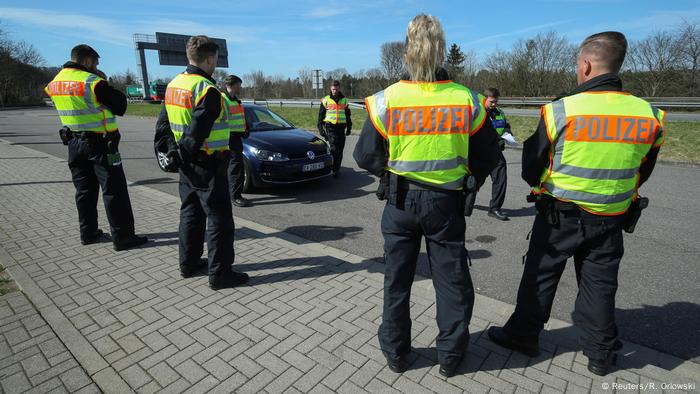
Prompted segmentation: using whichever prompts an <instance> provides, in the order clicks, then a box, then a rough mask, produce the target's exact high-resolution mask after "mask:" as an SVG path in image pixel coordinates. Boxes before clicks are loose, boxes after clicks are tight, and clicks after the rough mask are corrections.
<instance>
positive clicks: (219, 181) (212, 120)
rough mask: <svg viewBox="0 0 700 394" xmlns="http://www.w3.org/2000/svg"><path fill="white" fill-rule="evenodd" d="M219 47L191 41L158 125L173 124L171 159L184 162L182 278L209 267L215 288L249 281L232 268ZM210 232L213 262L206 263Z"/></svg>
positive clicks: (201, 39) (206, 40) (225, 120)
mask: <svg viewBox="0 0 700 394" xmlns="http://www.w3.org/2000/svg"><path fill="white" fill-rule="evenodd" d="M218 51H219V46H218V45H217V44H216V43H215V42H214V41H212V40H211V39H210V38H209V37H207V36H193V37H191V38H190V39H189V41H188V42H187V60H188V62H189V65H188V66H187V69H186V70H185V72H184V73H182V74H178V75H177V76H176V77H175V78H174V79H173V80H172V81H171V82H170V83H169V84H168V88H167V90H166V92H165V110H164V111H161V114H160V118H159V119H158V123H163V122H166V121H167V122H168V123H169V125H170V129H171V130H172V133H173V136H174V140H175V142H176V144H172V143H171V144H168V145H169V146H171V147H174V150H173V151H171V152H169V153H168V155H169V156H170V157H173V158H175V159H176V160H178V161H179V162H180V166H179V167H180V169H179V173H180V184H179V189H180V200H181V201H182V205H181V207H180V229H179V233H180V236H179V245H180V274H181V276H182V277H183V278H190V277H193V276H195V275H196V274H197V272H198V271H200V270H201V269H203V268H205V267H207V266H208V268H209V287H210V288H211V289H212V290H219V289H223V288H229V287H235V286H238V285H241V284H244V283H246V282H248V279H249V278H248V275H247V274H245V273H241V272H237V271H234V270H233V269H232V267H231V266H232V264H233V260H234V251H233V239H234V237H233V232H234V225H233V214H232V212H231V200H230V197H229V191H228V182H227V180H226V169H227V167H228V164H229V150H230V147H229V138H230V134H231V130H230V126H229V123H228V113H227V112H228V111H226V110H225V106H224V99H223V98H222V97H221V92H219V90H218V89H217V88H216V83H215V81H214V79H212V77H211V74H212V73H213V72H214V70H215V69H216V62H217V58H218ZM205 232H206V235H207V236H206V240H207V249H208V253H209V256H208V259H202V258H201V256H202V253H203V251H204V239H205Z"/></svg>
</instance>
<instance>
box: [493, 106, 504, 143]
mask: <svg viewBox="0 0 700 394" xmlns="http://www.w3.org/2000/svg"><path fill="white" fill-rule="evenodd" d="M491 124H493V128H494V129H496V132H497V133H498V135H499V136H502V135H503V133H504V132H505V131H506V116H505V115H503V112H502V111H501V110H500V109H498V108H496V117H495V118H493V119H491Z"/></svg>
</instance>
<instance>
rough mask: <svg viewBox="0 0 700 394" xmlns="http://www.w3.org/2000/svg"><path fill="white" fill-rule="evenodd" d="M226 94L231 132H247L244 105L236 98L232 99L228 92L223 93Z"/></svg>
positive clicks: (225, 100) (225, 99)
mask: <svg viewBox="0 0 700 394" xmlns="http://www.w3.org/2000/svg"><path fill="white" fill-rule="evenodd" d="M222 95H223V96H224V102H225V103H226V109H227V111H228V125H229V129H230V130H231V133H245V130H246V126H245V112H244V111H243V105H241V103H239V102H238V101H236V100H233V99H230V98H229V97H228V96H227V95H226V94H224V93H222Z"/></svg>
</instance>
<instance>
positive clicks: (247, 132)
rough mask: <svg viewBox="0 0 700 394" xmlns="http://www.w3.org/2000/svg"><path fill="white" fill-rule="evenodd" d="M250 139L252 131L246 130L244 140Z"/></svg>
mask: <svg viewBox="0 0 700 394" xmlns="http://www.w3.org/2000/svg"><path fill="white" fill-rule="evenodd" d="M248 137H250V131H248V130H246V131H245V132H244V133H243V139H246V138H248Z"/></svg>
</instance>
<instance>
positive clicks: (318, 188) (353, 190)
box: [246, 167, 375, 206]
mask: <svg viewBox="0 0 700 394" xmlns="http://www.w3.org/2000/svg"><path fill="white" fill-rule="evenodd" d="M341 174H342V175H341V176H340V178H338V179H336V178H333V177H331V176H329V177H326V178H323V179H319V180H317V181H311V182H307V183H301V184H294V185H289V186H285V187H279V186H275V187H274V188H273V187H268V188H260V189H258V190H256V191H255V192H254V193H246V197H247V198H248V199H250V200H251V202H252V203H253V205H255V206H258V205H271V204H284V203H294V202H296V203H301V204H313V203H317V202H324V201H337V200H347V199H352V198H355V197H362V196H364V195H367V194H370V193H373V191H366V190H362V188H363V187H365V186H367V185H370V184H372V183H373V182H374V181H375V179H374V177H373V176H370V175H368V174H367V173H366V172H365V171H362V172H357V171H354V170H353V169H351V168H347V167H343V168H342V169H341ZM255 194H271V195H269V196H261V197H256V196H255Z"/></svg>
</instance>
